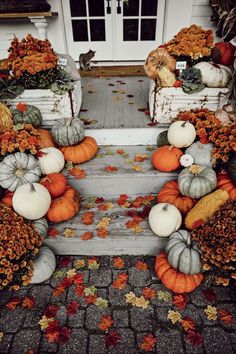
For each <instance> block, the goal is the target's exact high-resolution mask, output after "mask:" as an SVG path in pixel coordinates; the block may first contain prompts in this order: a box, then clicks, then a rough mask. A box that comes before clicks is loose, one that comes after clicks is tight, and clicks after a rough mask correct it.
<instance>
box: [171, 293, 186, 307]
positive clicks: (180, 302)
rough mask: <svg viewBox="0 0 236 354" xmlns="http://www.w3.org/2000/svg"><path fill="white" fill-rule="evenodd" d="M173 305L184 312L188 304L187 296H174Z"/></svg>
mask: <svg viewBox="0 0 236 354" xmlns="http://www.w3.org/2000/svg"><path fill="white" fill-rule="evenodd" d="M173 304H174V305H175V306H176V307H177V308H178V309H179V310H183V309H184V308H185V306H186V304H187V295H185V294H181V295H174V298H173Z"/></svg>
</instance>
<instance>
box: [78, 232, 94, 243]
mask: <svg viewBox="0 0 236 354" xmlns="http://www.w3.org/2000/svg"><path fill="white" fill-rule="evenodd" d="M91 238H93V233H92V232H90V231H86V232H84V233H83V234H82V235H81V236H80V239H81V240H83V241H87V240H90V239H91Z"/></svg>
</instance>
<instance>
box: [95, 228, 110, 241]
mask: <svg viewBox="0 0 236 354" xmlns="http://www.w3.org/2000/svg"><path fill="white" fill-rule="evenodd" d="M108 234H109V232H108V230H107V229H106V228H105V227H100V228H98V229H97V236H98V237H100V238H107V236H108Z"/></svg>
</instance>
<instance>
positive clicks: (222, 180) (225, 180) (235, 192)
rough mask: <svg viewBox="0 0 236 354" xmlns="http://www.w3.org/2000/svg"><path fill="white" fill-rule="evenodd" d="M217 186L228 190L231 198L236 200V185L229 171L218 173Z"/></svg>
mask: <svg viewBox="0 0 236 354" xmlns="http://www.w3.org/2000/svg"><path fill="white" fill-rule="evenodd" d="M217 187H218V188H221V189H224V190H225V191H227V192H228V193H229V197H230V199H233V200H236V187H235V185H234V183H233V182H232V181H231V179H230V178H229V176H228V174H227V173H219V174H218V175H217Z"/></svg>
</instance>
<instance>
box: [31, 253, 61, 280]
mask: <svg viewBox="0 0 236 354" xmlns="http://www.w3.org/2000/svg"><path fill="white" fill-rule="evenodd" d="M33 268H34V270H33V276H32V278H31V284H38V283H42V282H44V281H45V280H48V279H49V278H50V277H51V276H52V274H53V272H54V270H55V269H56V257H55V255H54V253H53V252H52V251H51V250H50V248H48V247H47V246H41V247H40V249H39V253H38V254H37V256H36V257H35V259H34V260H33Z"/></svg>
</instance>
